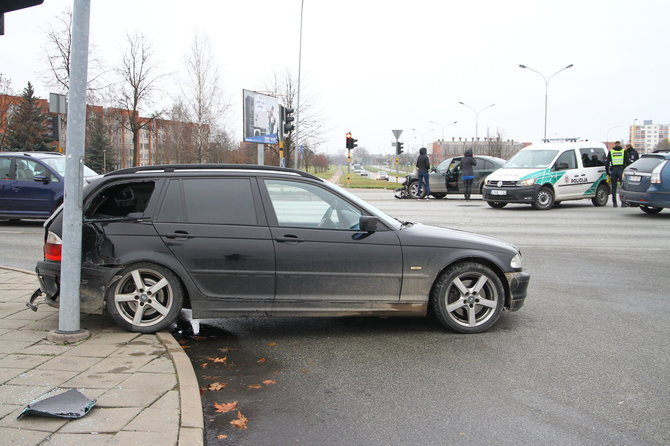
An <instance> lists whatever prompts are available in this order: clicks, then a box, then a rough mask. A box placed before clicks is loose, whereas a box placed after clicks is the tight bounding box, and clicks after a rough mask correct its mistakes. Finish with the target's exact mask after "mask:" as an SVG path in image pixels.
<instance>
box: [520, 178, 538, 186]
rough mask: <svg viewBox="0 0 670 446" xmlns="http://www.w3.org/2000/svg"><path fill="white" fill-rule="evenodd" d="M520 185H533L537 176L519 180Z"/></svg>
mask: <svg viewBox="0 0 670 446" xmlns="http://www.w3.org/2000/svg"><path fill="white" fill-rule="evenodd" d="M517 184H518V185H519V186H532V185H533V184H535V178H526V179H525V180H521V181H518V182H517Z"/></svg>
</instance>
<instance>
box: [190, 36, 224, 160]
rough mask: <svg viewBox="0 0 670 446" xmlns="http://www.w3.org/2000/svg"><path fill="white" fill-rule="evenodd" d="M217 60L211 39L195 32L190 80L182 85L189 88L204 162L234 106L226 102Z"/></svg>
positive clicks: (197, 144)
mask: <svg viewBox="0 0 670 446" xmlns="http://www.w3.org/2000/svg"><path fill="white" fill-rule="evenodd" d="M214 60H215V59H214V57H213V55H212V51H211V47H210V45H209V39H208V37H207V36H206V35H204V34H199V33H197V32H196V33H194V35H193V41H192V43H191V48H190V52H189V53H188V54H187V55H186V57H185V62H186V75H187V81H186V82H183V83H182V85H183V86H185V87H184V89H183V90H182V95H183V96H184V101H185V104H186V106H187V109H188V116H189V119H190V120H191V122H193V123H194V124H195V127H194V131H193V148H194V150H195V153H196V156H197V162H200V163H202V162H205V161H208V160H207V159H206V158H207V154H208V152H209V150H208V146H209V144H210V139H211V135H213V134H214V133H215V131H216V128H215V127H216V126H217V122H218V121H219V119H220V118H221V117H223V115H224V113H225V112H226V110H227V109H228V107H229V105H230V104H229V103H226V102H224V101H223V99H222V97H223V93H222V90H221V87H220V78H219V69H218V67H217V66H216V64H215V62H214Z"/></svg>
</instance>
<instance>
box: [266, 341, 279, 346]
mask: <svg viewBox="0 0 670 446" xmlns="http://www.w3.org/2000/svg"><path fill="white" fill-rule="evenodd" d="M265 345H267V346H268V347H276V346H277V343H276V342H268V343H267V344H265Z"/></svg>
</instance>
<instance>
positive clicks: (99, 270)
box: [35, 260, 119, 314]
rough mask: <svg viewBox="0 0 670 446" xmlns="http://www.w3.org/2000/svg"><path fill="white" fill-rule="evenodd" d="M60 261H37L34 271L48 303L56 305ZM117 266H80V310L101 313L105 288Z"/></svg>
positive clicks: (58, 292) (58, 295)
mask: <svg viewBox="0 0 670 446" xmlns="http://www.w3.org/2000/svg"><path fill="white" fill-rule="evenodd" d="M60 268H61V264H60V262H53V261H48V260H45V261H41V262H37V266H36V267H35V272H36V273H37V278H38V279H39V282H40V289H41V290H42V293H44V294H45V295H46V302H47V303H48V304H49V305H52V306H55V307H58V306H59V304H60V284H61V280H60V275H61V272H60ZM117 271H119V268H104V267H96V268H87V267H82V268H81V281H80V285H79V296H80V304H79V305H80V311H81V312H82V313H87V314H102V312H103V311H104V303H105V288H106V286H107V285H108V284H109V283H110V282H111V280H112V278H113V277H114V275H115V274H116V272H117Z"/></svg>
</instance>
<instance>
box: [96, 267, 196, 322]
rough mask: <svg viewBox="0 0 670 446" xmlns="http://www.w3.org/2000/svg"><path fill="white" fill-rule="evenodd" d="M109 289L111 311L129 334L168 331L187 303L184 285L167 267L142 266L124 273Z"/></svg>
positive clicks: (108, 305)
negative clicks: (184, 297) (184, 301)
mask: <svg viewBox="0 0 670 446" xmlns="http://www.w3.org/2000/svg"><path fill="white" fill-rule="evenodd" d="M119 275H120V276H121V278H120V279H119V280H118V281H117V282H116V283H114V285H113V286H111V287H110V288H108V291H107V296H106V301H107V311H109V314H110V315H111V316H112V319H114V321H115V322H116V323H117V324H118V325H120V326H121V327H123V328H125V329H126V330H128V331H133V332H139V333H155V332H157V331H160V330H163V329H166V328H168V327H169V326H170V325H171V324H172V323H173V322H174V321H175V320H176V319H177V316H178V315H179V312H180V311H181V307H182V302H183V291H182V287H181V282H179V279H178V278H177V276H176V275H175V274H174V273H173V272H172V271H170V270H168V269H167V268H164V267H162V266H159V265H154V264H151V263H139V264H136V265H132V266H129V267H127V268H125V269H124V270H122V271H121V272H120V273H119Z"/></svg>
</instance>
